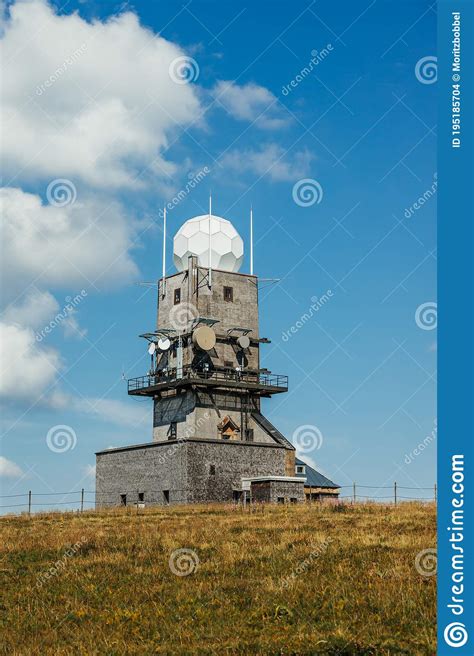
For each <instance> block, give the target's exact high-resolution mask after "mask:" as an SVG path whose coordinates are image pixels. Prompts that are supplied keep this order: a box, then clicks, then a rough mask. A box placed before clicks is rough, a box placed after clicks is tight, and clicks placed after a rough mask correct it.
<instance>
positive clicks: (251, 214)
mask: <svg viewBox="0 0 474 656" xmlns="http://www.w3.org/2000/svg"><path fill="white" fill-rule="evenodd" d="M250 275H251V276H253V210H252V206H251V205H250Z"/></svg>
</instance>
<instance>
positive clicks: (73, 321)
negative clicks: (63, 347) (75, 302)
mask: <svg viewBox="0 0 474 656" xmlns="http://www.w3.org/2000/svg"><path fill="white" fill-rule="evenodd" d="M76 314H77V312H76V311H75V310H73V311H72V312H70V313H69V314H68V316H67V317H66V318H65V319H64V320H63V321H62V322H61V328H62V329H63V330H64V336H65V337H74V338H75V339H84V337H85V336H86V335H87V329H86V328H81V326H80V325H79V322H78V320H77V317H76V316H75V315H76Z"/></svg>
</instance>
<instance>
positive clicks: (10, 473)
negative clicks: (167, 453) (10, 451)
mask: <svg viewBox="0 0 474 656" xmlns="http://www.w3.org/2000/svg"><path fill="white" fill-rule="evenodd" d="M22 474H23V471H22V470H21V469H20V467H18V465H17V464H16V463H14V462H12V461H11V460H7V458H4V457H3V456H0V476H1V477H5V478H19V477H20V476H22Z"/></svg>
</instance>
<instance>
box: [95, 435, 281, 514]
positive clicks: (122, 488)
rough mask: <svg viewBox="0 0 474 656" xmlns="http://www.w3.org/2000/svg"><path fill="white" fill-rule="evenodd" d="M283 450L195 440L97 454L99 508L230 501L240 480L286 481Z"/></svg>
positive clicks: (158, 443) (239, 487)
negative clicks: (141, 499) (140, 500)
mask: <svg viewBox="0 0 474 656" xmlns="http://www.w3.org/2000/svg"><path fill="white" fill-rule="evenodd" d="M285 453H286V449H285V448H284V447H281V446H279V445H268V446H267V445H264V444H252V443H245V442H227V441H222V442H220V441H207V440H193V439H190V440H188V441H186V442H178V441H169V442H162V443H160V442H150V443H149V444H144V445H139V446H134V447H124V448H121V449H110V450H108V451H101V452H99V453H98V454H96V458H97V468H96V504H97V507H101V506H111V505H120V495H121V494H127V503H128V504H130V503H132V504H133V503H136V501H137V493H139V492H143V493H144V494H145V505H148V504H150V503H151V504H163V503H164V502H165V498H164V494H163V492H164V491H165V490H168V491H169V501H170V503H187V502H188V503H193V502H194V503H195V502H208V501H216V502H220V501H232V498H233V491H234V490H241V489H242V482H241V479H242V477H252V476H266V475H268V476H284V475H285Z"/></svg>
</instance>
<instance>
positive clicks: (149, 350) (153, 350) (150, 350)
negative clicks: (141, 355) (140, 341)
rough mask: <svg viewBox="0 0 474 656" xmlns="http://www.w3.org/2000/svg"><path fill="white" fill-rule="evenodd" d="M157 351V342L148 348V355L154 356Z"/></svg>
mask: <svg viewBox="0 0 474 656" xmlns="http://www.w3.org/2000/svg"><path fill="white" fill-rule="evenodd" d="M155 351H156V344H155V342H151V343H150V346H149V347H148V353H149V354H150V355H153V353H154V352H155Z"/></svg>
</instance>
